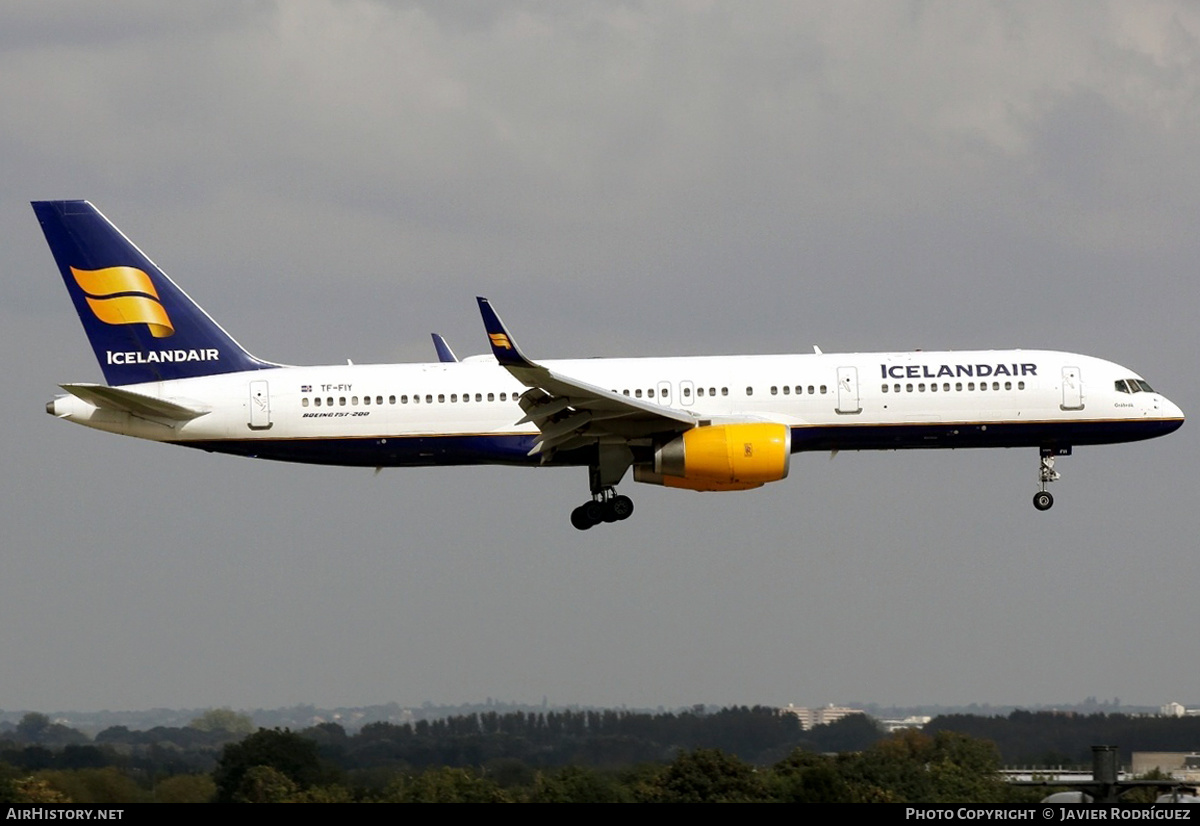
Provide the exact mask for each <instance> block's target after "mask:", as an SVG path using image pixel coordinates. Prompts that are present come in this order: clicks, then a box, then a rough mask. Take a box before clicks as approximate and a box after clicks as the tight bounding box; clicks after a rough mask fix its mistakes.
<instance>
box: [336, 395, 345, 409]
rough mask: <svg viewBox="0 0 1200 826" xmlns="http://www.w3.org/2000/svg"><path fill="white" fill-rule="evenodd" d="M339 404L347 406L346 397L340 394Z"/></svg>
mask: <svg viewBox="0 0 1200 826" xmlns="http://www.w3.org/2000/svg"><path fill="white" fill-rule="evenodd" d="M338 404H339V405H341V406H342V407H345V406H346V397H345V396H338Z"/></svg>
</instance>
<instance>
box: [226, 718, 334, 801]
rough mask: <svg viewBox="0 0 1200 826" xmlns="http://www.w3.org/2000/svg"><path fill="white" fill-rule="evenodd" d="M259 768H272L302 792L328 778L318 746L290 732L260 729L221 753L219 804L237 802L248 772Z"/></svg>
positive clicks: (230, 745) (288, 730)
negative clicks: (235, 798) (318, 752)
mask: <svg viewBox="0 0 1200 826" xmlns="http://www.w3.org/2000/svg"><path fill="white" fill-rule="evenodd" d="M256 766H268V767H270V768H272V769H274V770H276V771H277V772H279V773H280V774H282V775H283V776H284V777H286V778H287V779H288V780H290V781H291V782H292V783H294V784H295V785H296V787H297V788H298V789H306V788H308V787H309V786H312V785H315V784H317V783H318V782H320V781H321V780H323V779H325V777H324V775H325V774H326V772H324V771H323V769H322V766H321V761H320V758H319V757H318V755H317V744H316V743H315V742H314V741H312V740H309V739H307V738H304V737H301V736H300V735H299V734H295V733H294V732H292V731H291V730H290V729H283V730H282V731H281V730H280V729H277V728H276V729H265V728H264V729H259V730H258V731H256V732H254V734H251V735H250V736H249V737H247V738H245V739H244V740H242V741H240V742H238V743H229V744H228V745H226V746H225V748H224V749H223V750H222V752H221V759H220V760H219V761H217V768H216V769H215V770H214V771H213V782H214V783H215V784H216V786H217V802H218V803H230V802H233V800H234V796H235V795H237V794H238V793H239V792H240V791H241V789H242V781H243V779H244V778H245V776H246V773H247V772H249V771H250V770H251V769H253V768H255V767H256Z"/></svg>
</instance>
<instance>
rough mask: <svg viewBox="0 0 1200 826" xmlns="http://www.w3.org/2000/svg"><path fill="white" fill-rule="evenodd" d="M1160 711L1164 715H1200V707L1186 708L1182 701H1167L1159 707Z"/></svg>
mask: <svg viewBox="0 0 1200 826" xmlns="http://www.w3.org/2000/svg"><path fill="white" fill-rule="evenodd" d="M1158 713H1159V714H1161V715H1162V716H1163V717H1197V716H1200V708H1185V707H1184V706H1183V705H1181V704H1180V703H1167V704H1166V705H1165V706H1162V707H1160V708H1159V709H1158Z"/></svg>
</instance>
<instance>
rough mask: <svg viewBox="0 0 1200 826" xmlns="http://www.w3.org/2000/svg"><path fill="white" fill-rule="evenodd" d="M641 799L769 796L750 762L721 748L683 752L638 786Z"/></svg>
mask: <svg viewBox="0 0 1200 826" xmlns="http://www.w3.org/2000/svg"><path fill="white" fill-rule="evenodd" d="M639 797H640V799H641V800H642V801H643V802H647V803H650V802H655V803H752V802H756V801H765V800H767V799H768V796H767V789H766V786H765V785H764V783H763V781H762V779H761V778H760V777H759V776H758V774H757V773H756V772H755V770H754V767H753V766H751V765H750V764H749V763H743V762H742V761H741V760H738V759H737V758H736V757H733V756H732V755H728V754H725V753H724V752H723V751H721V750H720V749H696V750H695V751H690V752H684V753H682V754H680V755H679V756H678V757H676V758H675V760H674V761H673V762H672V763H671V764H670V765H669V766H667V768H666V771H664V772H662V773H661V774H659V775H658V776H657V777H656V778H654V779H653V780H652V781H650V783H648V784H647V785H646V786H644V787H643V788H642V789H641V790H639Z"/></svg>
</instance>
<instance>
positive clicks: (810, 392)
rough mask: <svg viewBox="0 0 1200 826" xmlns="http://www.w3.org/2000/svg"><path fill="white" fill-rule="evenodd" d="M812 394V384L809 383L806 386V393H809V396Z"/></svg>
mask: <svg viewBox="0 0 1200 826" xmlns="http://www.w3.org/2000/svg"><path fill="white" fill-rule="evenodd" d="M812 394H813V386H812V385H811V384H810V385H809V386H808V395H810V396H811V395H812Z"/></svg>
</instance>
